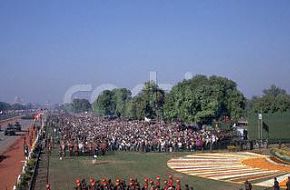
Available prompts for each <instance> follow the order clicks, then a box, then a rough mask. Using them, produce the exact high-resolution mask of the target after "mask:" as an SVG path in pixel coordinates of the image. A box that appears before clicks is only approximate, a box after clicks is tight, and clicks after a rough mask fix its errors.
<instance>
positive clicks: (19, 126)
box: [14, 121, 21, 131]
mask: <svg viewBox="0 0 290 190" xmlns="http://www.w3.org/2000/svg"><path fill="white" fill-rule="evenodd" d="M14 128H15V129H16V130H17V131H21V125H20V123H19V122H18V121H16V122H15V124H14Z"/></svg>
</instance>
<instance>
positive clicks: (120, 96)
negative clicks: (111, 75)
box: [112, 88, 132, 117]
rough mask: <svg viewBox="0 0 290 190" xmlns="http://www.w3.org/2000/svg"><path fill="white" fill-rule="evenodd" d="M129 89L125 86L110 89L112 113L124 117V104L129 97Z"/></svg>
mask: <svg viewBox="0 0 290 190" xmlns="http://www.w3.org/2000/svg"><path fill="white" fill-rule="evenodd" d="M131 94H132V93H131V91H130V90H128V89H126V88H118V89H114V90H112V106H115V107H114V111H113V112H114V115H116V116H118V117H124V116H125V115H126V104H127V103H128V101H129V100H130V99H131Z"/></svg>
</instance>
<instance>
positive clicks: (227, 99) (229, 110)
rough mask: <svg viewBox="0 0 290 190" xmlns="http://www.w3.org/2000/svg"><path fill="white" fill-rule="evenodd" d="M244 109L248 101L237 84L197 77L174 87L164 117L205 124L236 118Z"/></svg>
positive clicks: (221, 79)
mask: <svg viewBox="0 0 290 190" xmlns="http://www.w3.org/2000/svg"><path fill="white" fill-rule="evenodd" d="M244 107H245V98H244V96H243V94H242V93H241V92H240V91H238V90H237V85H236V83H235V82H233V81H231V80H229V79H227V78H224V77H217V76H211V77H209V78H208V77H206V76H203V75H197V76H195V77H193V78H192V79H190V80H184V81H182V82H180V83H178V84H177V85H175V86H174V87H173V88H172V90H171V92H170V93H169V94H168V95H167V97H166V101H165V105H164V117H165V118H166V119H168V120H176V119H179V120H182V121H185V122H189V123H200V124H204V123H211V122H212V120H213V119H219V118H220V117H222V116H224V115H227V116H230V117H232V118H233V119H237V118H239V117H240V116H241V115H242V114H243V110H244Z"/></svg>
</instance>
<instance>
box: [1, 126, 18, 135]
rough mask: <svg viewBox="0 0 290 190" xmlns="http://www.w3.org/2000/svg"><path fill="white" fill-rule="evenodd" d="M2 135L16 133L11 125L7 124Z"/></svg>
mask: <svg viewBox="0 0 290 190" xmlns="http://www.w3.org/2000/svg"><path fill="white" fill-rule="evenodd" d="M4 135H5V136H14V135H16V130H15V129H14V128H13V127H11V126H8V127H7V128H6V129H5V131H4Z"/></svg>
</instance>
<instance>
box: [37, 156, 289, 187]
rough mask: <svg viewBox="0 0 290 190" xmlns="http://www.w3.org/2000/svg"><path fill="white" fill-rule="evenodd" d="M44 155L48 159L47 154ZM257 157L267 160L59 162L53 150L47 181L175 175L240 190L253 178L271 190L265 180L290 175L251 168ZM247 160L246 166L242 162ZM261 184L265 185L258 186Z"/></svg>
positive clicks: (63, 182)
mask: <svg viewBox="0 0 290 190" xmlns="http://www.w3.org/2000/svg"><path fill="white" fill-rule="evenodd" d="M43 156H44V157H46V156H47V155H43ZM222 157H223V158H222ZM255 158H259V159H264V158H265V159H266V157H265V156H260V155H257V154H253V153H225V152H219V153H200V152H199V153H193V152H182V153H136V152H109V153H108V154H107V155H105V156H102V157H98V158H97V159H96V160H95V161H93V160H94V159H93V158H89V157H65V158H64V159H63V160H60V159H59V156H58V153H57V151H53V152H52V154H51V156H50V163H49V177H48V181H49V183H50V184H51V187H52V189H55V190H60V189H73V188H74V186H75V180H76V179H86V180H87V181H88V180H89V179H90V177H94V178H96V179H103V178H107V179H112V180H115V179H117V178H120V179H126V180H127V179H130V178H137V179H138V180H140V183H143V181H142V180H143V179H144V178H151V179H155V177H156V176H160V177H161V180H162V179H167V178H168V175H173V177H174V178H175V179H177V178H178V179H180V180H181V183H182V186H184V185H185V184H189V186H192V187H194V189H198V190H208V189H215V190H235V189H237V190H238V189H240V188H243V182H244V180H245V179H246V178H247V177H251V178H249V180H250V181H251V182H252V183H253V185H254V187H255V188H254V189H256V190H264V189H267V188H268V187H266V186H268V185H267V180H266V179H269V180H270V181H271V184H272V179H271V178H272V177H273V176H277V177H279V176H285V175H286V174H287V173H289V167H288V168H286V169H285V168H284V170H283V168H282V167H280V168H279V167H278V168H277V169H273V168H259V167H257V168H253V167H252V166H251V165H247V163H246V162H247V160H248V161H249V159H255ZM42 160H43V161H42V163H41V164H40V171H39V173H40V175H39V176H38V178H37V181H38V182H37V186H36V187H37V188H40V189H41V187H43V189H45V183H46V179H45V177H46V175H44V174H46V172H47V171H46V168H45V167H43V168H42V166H47V163H46V162H47V160H46V159H45V158H43V159H42ZM213 160H214V161H215V162H213ZM244 160H245V163H243V161H244ZM206 162H207V163H206ZM221 162H223V164H224V163H227V164H226V165H227V167H228V168H226V169H225V171H227V174H226V173H225V171H224V172H222V171H221V168H220V167H219V164H220V163H221ZM206 164H207V165H208V166H207V167H208V168H207V169H206V168H205V166H206ZM202 166H204V167H203V169H198V171H197V170H196V169H197V167H202ZM229 167H231V168H229ZM268 167H269V166H268ZM234 168H235V169H234ZM195 170H196V173H195V172H194V171H195ZM206 170H207V171H206ZM236 170H238V171H241V172H242V174H241V175H238V176H243V177H238V176H236V177H235V175H237V173H235V172H236ZM221 172H222V173H223V174H222V175H221V174H220V173H221ZM230 173H232V174H230ZM210 174H211V175H210ZM263 176H265V178H266V179H264V178H263ZM259 179H261V180H259ZM262 179H264V180H262ZM258 181H260V183H262V182H264V183H265V184H258ZM39 182H41V183H42V184H40V183H39ZM268 183H269V182H268Z"/></svg>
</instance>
